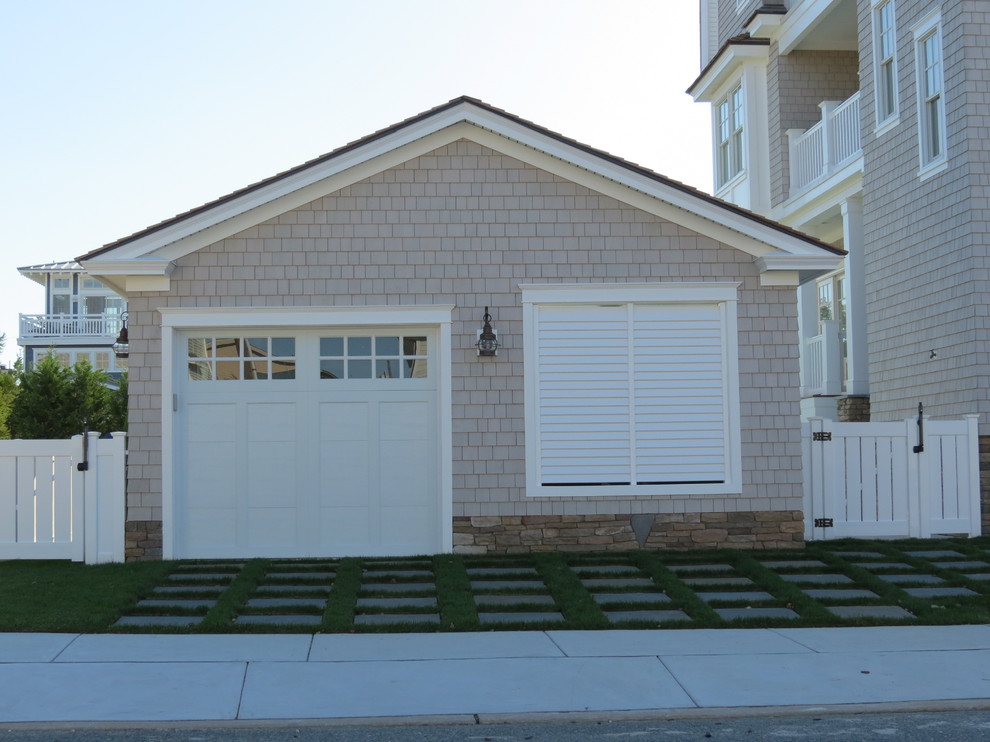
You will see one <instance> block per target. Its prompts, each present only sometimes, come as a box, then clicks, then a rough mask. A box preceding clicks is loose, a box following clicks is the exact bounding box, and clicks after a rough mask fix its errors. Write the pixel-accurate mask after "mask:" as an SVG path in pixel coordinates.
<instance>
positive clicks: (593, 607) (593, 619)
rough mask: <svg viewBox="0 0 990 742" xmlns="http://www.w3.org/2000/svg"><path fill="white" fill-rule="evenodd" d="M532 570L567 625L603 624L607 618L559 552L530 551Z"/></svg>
mask: <svg viewBox="0 0 990 742" xmlns="http://www.w3.org/2000/svg"><path fill="white" fill-rule="evenodd" d="M534 562H535V564H536V570H537V572H538V573H539V575H540V577H542V578H543V582H544V584H545V585H546V586H547V589H548V590H549V591H550V595H551V596H553V599H554V601H556V603H557V606H558V607H559V608H560V612H561V614H563V616H564V620H565V621H566V622H567V626H566V628H569V629H603V628H607V627H608V625H609V623H608V618H607V617H606V616H605V614H604V613H603V612H602V609H601V608H600V607H599V606H598V604H597V603H596V602H595V599H594V598H592V597H591V593H589V592H588V590H587V588H585V586H584V584H583V583H582V582H581V578H580V577H578V576H577V574H575V573H574V572H573V571H572V570H571V568H570V567H569V566H568V564H567V561H566V559H565V558H564V555H563V554H561V553H559V552H544V553H539V554H534Z"/></svg>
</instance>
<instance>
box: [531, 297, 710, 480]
mask: <svg viewBox="0 0 990 742" xmlns="http://www.w3.org/2000/svg"><path fill="white" fill-rule="evenodd" d="M536 311H537V313H536V320H537V321H536V343H535V347H536V365H537V369H538V370H537V386H536V403H537V420H538V425H539V431H538V435H539V456H540V475H539V476H540V484H541V485H542V486H544V487H551V488H552V487H557V486H567V485H571V486H586V487H588V488H589V490H591V489H592V488H594V487H600V486H623V485H625V486H636V485H656V484H679V483H719V482H724V481H725V480H726V478H727V463H726V461H727V456H726V435H727V429H726V424H727V423H726V412H725V408H726V400H725V388H726V379H725V373H726V369H725V358H724V337H723V331H724V328H723V327H722V314H721V311H720V308H719V306H718V305H717V304H687V303H685V304H634V303H622V304H616V305H604V306H603V305H597V304H596V305H541V306H538V307H536ZM589 494H592V493H591V492H590V491H589Z"/></svg>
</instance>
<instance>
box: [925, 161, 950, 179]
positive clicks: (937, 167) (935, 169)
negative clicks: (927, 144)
mask: <svg viewBox="0 0 990 742" xmlns="http://www.w3.org/2000/svg"><path fill="white" fill-rule="evenodd" d="M948 168H949V158H948V157H940V158H939V159H937V160H933V161H932V162H929V163H928V164H927V165H923V166H922V167H921V169H920V170H918V180H921V181H926V180H928V179H929V178H932V177H934V176H936V175H938V174H939V173H941V172H942V171H943V170H947V169H948Z"/></svg>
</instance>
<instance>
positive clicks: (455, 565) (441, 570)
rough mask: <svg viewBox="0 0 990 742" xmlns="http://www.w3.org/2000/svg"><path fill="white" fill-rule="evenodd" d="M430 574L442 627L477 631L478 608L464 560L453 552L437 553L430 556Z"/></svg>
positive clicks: (450, 629)
mask: <svg viewBox="0 0 990 742" xmlns="http://www.w3.org/2000/svg"><path fill="white" fill-rule="evenodd" d="M433 574H434V577H435V578H436V585H437V604H438V605H439V607H440V623H441V625H442V627H443V630H444V631H477V630H478V629H479V627H480V623H479V622H478V610H477V608H476V607H475V605H474V592H473V591H472V590H471V580H470V579H469V578H468V574H467V570H466V569H465V567H464V560H463V559H462V558H461V557H460V556H459V555H457V554H438V555H437V556H435V557H433Z"/></svg>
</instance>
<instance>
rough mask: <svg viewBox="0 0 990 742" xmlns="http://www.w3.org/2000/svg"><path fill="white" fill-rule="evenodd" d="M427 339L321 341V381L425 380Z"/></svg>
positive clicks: (364, 337) (358, 337)
mask: <svg viewBox="0 0 990 742" xmlns="http://www.w3.org/2000/svg"><path fill="white" fill-rule="evenodd" d="M426 355H427V347H426V338H425V337H421V336H414V337H404V336H398V335H382V336H371V335H355V336H343V337H322V338H320V378H321V379H425V378H426V377H427V365H426V361H427V359H426Z"/></svg>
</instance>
